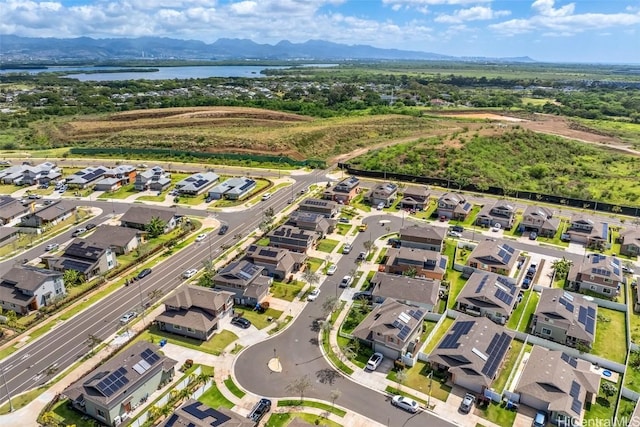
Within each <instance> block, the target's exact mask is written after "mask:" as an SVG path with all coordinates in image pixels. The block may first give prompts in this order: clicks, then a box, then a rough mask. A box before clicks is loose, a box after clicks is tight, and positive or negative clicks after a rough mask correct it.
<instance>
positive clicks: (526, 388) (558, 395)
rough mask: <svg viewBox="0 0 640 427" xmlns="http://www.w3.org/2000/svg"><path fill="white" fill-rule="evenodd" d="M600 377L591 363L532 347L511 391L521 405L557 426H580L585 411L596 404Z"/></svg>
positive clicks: (555, 351)
mask: <svg viewBox="0 0 640 427" xmlns="http://www.w3.org/2000/svg"><path fill="white" fill-rule="evenodd" d="M599 390H600V374H599V373H596V372H593V371H592V370H591V363H589V362H587V361H586V360H582V359H577V358H575V357H573V356H570V355H568V354H567V353H563V352H562V351H558V350H550V349H547V348H544V347H541V346H539V345H534V346H533V348H532V349H531V353H530V354H529V359H528V361H527V363H526V365H524V369H523V370H522V374H521V375H520V378H519V379H518V384H517V385H516V387H515V388H514V391H515V392H516V393H518V394H519V395H520V403H522V404H524V405H527V406H529V407H531V408H533V409H536V410H538V411H544V412H546V413H547V414H548V415H549V421H550V422H551V423H552V424H554V425H557V426H559V427H571V426H580V425H583V424H584V422H583V418H584V409H585V407H586V405H587V404H592V403H594V402H595V399H596V397H597V396H598V392H599Z"/></svg>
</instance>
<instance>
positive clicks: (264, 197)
mask: <svg viewBox="0 0 640 427" xmlns="http://www.w3.org/2000/svg"><path fill="white" fill-rule="evenodd" d="M270 198H271V193H264V194H263V195H262V201H263V202H264V201H265V200H269V199H270Z"/></svg>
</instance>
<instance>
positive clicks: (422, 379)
mask: <svg viewBox="0 0 640 427" xmlns="http://www.w3.org/2000/svg"><path fill="white" fill-rule="evenodd" d="M430 372H431V367H430V366H429V365H428V364H427V363H426V362H421V361H417V362H416V364H415V365H413V366H412V367H411V368H410V369H407V370H406V371H405V373H406V374H407V379H406V380H405V381H404V383H402V387H409V388H412V389H414V390H417V391H420V392H422V393H425V394H427V395H428V394H429V384H430V383H431V397H433V398H435V399H438V400H440V401H442V402H446V401H447V398H448V397H449V393H450V392H451V387H449V386H448V385H446V384H444V383H443V382H441V381H440V379H439V378H436V377H433V380H432V381H430V380H429V378H428V375H429V373H430ZM387 378H388V379H389V380H391V381H397V380H396V371H391V372H389V375H387Z"/></svg>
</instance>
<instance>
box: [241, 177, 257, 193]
mask: <svg viewBox="0 0 640 427" xmlns="http://www.w3.org/2000/svg"><path fill="white" fill-rule="evenodd" d="M255 183H256V182H255V181H254V180H252V179H248V180H246V181H245V183H244V184H242V185H241V186H240V188H239V190H240V191H243V190H246V189H247V188H249V187H251V186H252V185H254V184H255Z"/></svg>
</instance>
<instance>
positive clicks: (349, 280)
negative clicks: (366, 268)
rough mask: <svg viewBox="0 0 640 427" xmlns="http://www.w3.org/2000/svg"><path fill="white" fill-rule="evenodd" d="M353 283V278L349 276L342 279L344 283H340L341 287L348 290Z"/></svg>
mask: <svg viewBox="0 0 640 427" xmlns="http://www.w3.org/2000/svg"><path fill="white" fill-rule="evenodd" d="M352 283H353V277H351V276H348V275H347V276H344V277H343V278H342V282H340V287H341V288H348V287H349V286H351V284H352Z"/></svg>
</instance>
